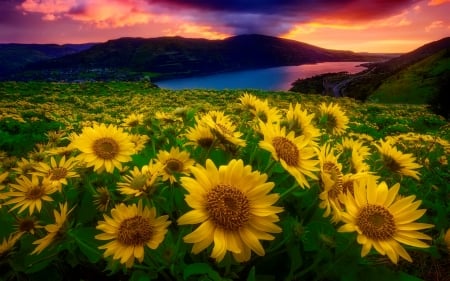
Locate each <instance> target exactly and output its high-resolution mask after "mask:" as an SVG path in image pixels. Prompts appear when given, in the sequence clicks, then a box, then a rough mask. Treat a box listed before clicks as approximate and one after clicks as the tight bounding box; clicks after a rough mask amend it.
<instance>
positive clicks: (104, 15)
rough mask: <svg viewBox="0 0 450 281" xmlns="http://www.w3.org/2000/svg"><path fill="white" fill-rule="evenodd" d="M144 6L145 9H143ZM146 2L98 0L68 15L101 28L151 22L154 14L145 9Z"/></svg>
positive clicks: (89, 2)
mask: <svg viewBox="0 0 450 281" xmlns="http://www.w3.org/2000/svg"><path fill="white" fill-rule="evenodd" d="M143 7H144V9H143ZM145 7H146V5H145V2H141V1H131V0H96V1H88V2H87V3H86V4H85V5H82V6H80V7H77V9H74V10H72V11H70V12H69V13H68V14H67V15H66V16H68V17H70V18H72V19H74V20H77V21H82V22H88V23H92V24H95V25H96V26H97V27H99V28H111V27H113V28H114V27H123V26H133V25H137V24H145V23H148V22H150V20H151V19H152V18H154V16H153V15H152V14H151V13H149V12H148V11H146V10H145Z"/></svg>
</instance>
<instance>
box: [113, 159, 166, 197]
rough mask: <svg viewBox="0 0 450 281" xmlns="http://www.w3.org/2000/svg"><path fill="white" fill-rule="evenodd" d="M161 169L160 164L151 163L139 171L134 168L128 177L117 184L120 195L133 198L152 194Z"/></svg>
mask: <svg viewBox="0 0 450 281" xmlns="http://www.w3.org/2000/svg"><path fill="white" fill-rule="evenodd" d="M162 169H163V167H162V166H161V164H160V163H153V162H150V163H149V165H145V166H143V167H142V168H141V169H139V168H138V167H136V166H135V167H134V168H133V170H131V171H130V172H129V174H128V175H125V176H123V177H122V178H123V181H122V182H119V183H117V186H118V187H119V191H120V193H121V194H125V195H132V196H135V197H138V196H143V195H147V194H152V193H153V192H154V191H155V182H156V180H157V179H158V176H159V175H160V173H161V170H162Z"/></svg>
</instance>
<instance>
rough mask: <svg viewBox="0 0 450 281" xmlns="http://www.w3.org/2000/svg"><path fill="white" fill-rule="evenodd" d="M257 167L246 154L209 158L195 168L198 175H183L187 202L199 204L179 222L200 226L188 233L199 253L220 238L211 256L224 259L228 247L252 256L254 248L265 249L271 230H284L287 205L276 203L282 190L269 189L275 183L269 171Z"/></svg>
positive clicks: (237, 257)
mask: <svg viewBox="0 0 450 281" xmlns="http://www.w3.org/2000/svg"><path fill="white" fill-rule="evenodd" d="M251 169H252V167H251V166H249V165H247V166H245V167H244V162H243V161H242V160H231V161H230V162H229V163H228V165H224V166H220V167H219V168H217V167H216V166H215V165H214V163H213V162H212V161H211V160H210V159H208V160H206V167H203V166H201V165H197V166H195V167H192V168H191V171H192V174H193V175H194V177H195V178H190V177H182V178H181V184H182V186H183V187H184V188H185V189H186V190H187V191H188V192H189V194H188V195H186V196H185V201H186V203H187V204H188V205H189V206H190V207H192V208H193V209H194V210H191V211H188V212H187V213H185V214H184V215H182V216H181V217H180V218H179V219H178V224H179V225H185V224H199V223H200V226H199V227H198V228H197V229H195V230H194V231H193V232H191V233H189V234H188V235H186V236H185V237H184V238H183V239H184V241H185V242H186V243H193V244H194V245H193V248H192V252H193V253H195V254H197V253H199V252H200V251H202V250H204V249H205V248H207V247H208V246H209V245H211V243H213V242H214V247H213V249H212V253H211V257H213V258H215V259H216V260H217V261H218V262H220V261H221V260H222V259H223V258H224V256H225V254H226V253H227V251H230V252H231V253H232V254H233V257H234V258H235V260H237V261H238V262H243V261H247V260H249V259H250V256H251V251H254V252H255V253H256V254H258V255H260V256H263V255H264V254H265V252H264V248H263V247H262V245H261V243H260V241H259V240H273V239H274V236H272V235H271V234H269V233H279V232H281V228H280V227H278V226H277V225H275V224H274V223H275V222H277V221H279V218H278V215H277V213H280V212H282V211H283V209H282V208H281V207H276V206H272V204H274V203H275V202H276V201H277V200H278V198H279V195H278V194H275V193H274V194H268V193H269V192H270V191H271V190H272V189H273V187H274V183H272V182H266V181H267V175H266V174H260V173H259V172H258V171H254V172H252V170H251Z"/></svg>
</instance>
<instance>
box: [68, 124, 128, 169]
mask: <svg viewBox="0 0 450 281" xmlns="http://www.w3.org/2000/svg"><path fill="white" fill-rule="evenodd" d="M71 146H72V147H74V148H77V149H78V150H80V151H81V154H80V155H78V157H77V159H78V160H80V161H84V162H86V165H87V166H88V167H91V166H93V167H94V171H97V172H102V171H104V170H106V172H108V173H112V172H113V171H114V168H115V167H116V168H118V169H119V170H120V169H122V164H121V163H123V162H128V161H130V160H131V155H132V154H134V152H135V146H134V144H133V142H132V141H131V138H130V136H129V134H127V133H125V132H124V131H123V129H122V128H117V127H116V126H114V125H109V126H106V125H105V124H100V125H96V124H94V126H93V127H85V128H83V131H82V133H81V135H79V136H78V137H76V138H75V139H74V140H73V141H72V143H71Z"/></svg>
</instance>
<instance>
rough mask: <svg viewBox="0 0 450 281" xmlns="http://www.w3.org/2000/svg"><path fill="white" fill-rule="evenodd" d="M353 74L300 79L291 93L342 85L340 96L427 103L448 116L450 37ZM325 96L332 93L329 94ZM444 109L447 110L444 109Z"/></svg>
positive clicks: (293, 85) (316, 90) (319, 90)
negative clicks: (328, 84)
mask: <svg viewBox="0 0 450 281" xmlns="http://www.w3.org/2000/svg"><path fill="white" fill-rule="evenodd" d="M366 66H367V67H368V69H367V70H365V71H362V72H360V73H356V74H347V75H343V74H342V73H337V74H333V73H330V74H324V75H320V76H315V77H312V78H307V79H299V80H297V81H295V82H294V83H293V84H292V88H291V91H294V92H303V91H304V90H308V92H314V91H315V93H317V94H321V93H323V92H324V87H323V84H324V81H333V82H334V83H335V84H337V83H341V84H343V85H342V87H340V89H339V90H340V91H339V95H340V96H346V97H351V98H355V99H358V100H367V99H369V100H372V101H379V102H385V103H394V102H395V103H404V102H406V103H416V104H430V106H431V107H432V108H433V109H435V112H436V113H439V114H441V115H443V116H444V117H447V118H448V117H449V112H450V109H448V106H446V105H447V104H449V95H447V94H445V92H448V81H449V80H450V79H449V77H450V37H447V38H443V39H441V40H438V41H435V42H432V43H429V44H426V45H424V46H422V47H420V48H418V49H416V50H414V51H412V52H410V53H407V54H404V55H401V56H399V57H395V58H392V59H390V60H387V61H385V62H378V63H370V64H366ZM328 94H332V93H329V92H328ZM446 108H447V109H446Z"/></svg>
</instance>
